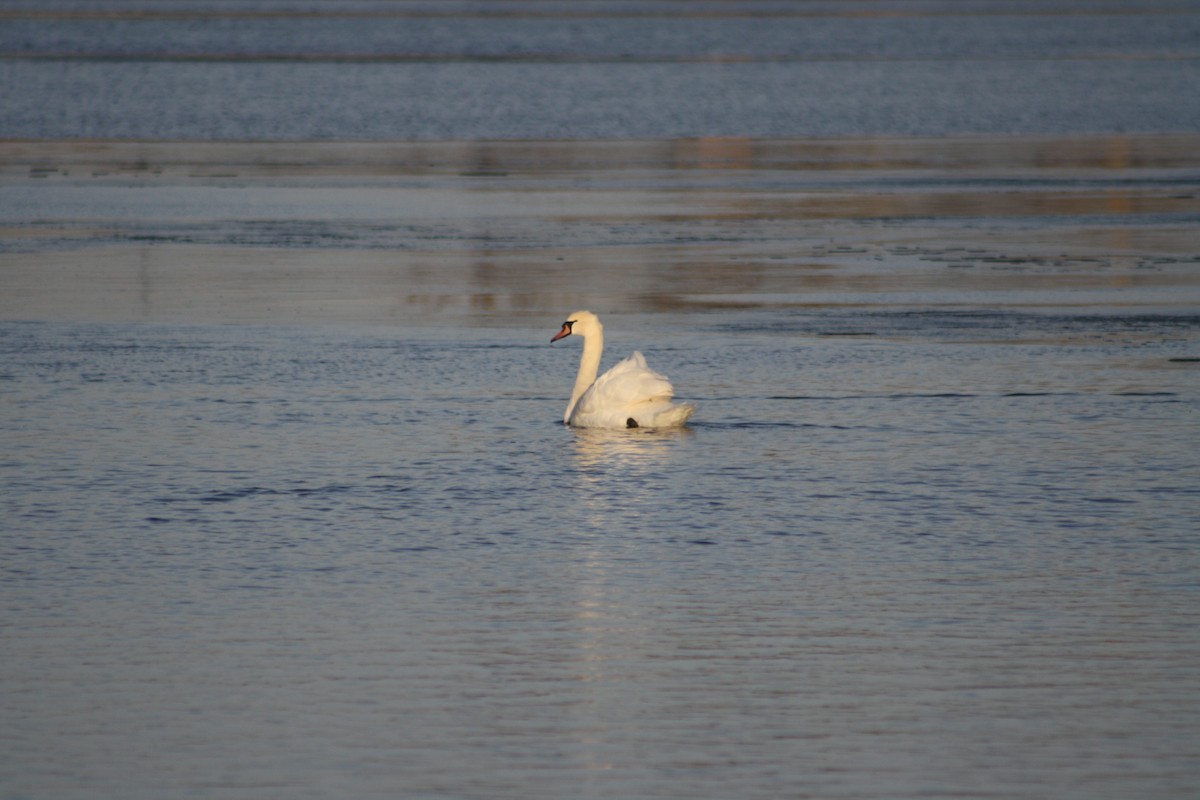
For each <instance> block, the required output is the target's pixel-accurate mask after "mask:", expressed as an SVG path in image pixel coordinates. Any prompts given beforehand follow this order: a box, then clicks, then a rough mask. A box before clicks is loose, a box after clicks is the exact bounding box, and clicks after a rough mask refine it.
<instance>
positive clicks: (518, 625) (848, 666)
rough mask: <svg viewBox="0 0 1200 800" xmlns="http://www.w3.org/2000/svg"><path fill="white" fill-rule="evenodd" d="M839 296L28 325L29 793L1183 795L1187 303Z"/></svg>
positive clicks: (1191, 679) (23, 723) (1188, 547)
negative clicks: (582, 343)
mask: <svg viewBox="0 0 1200 800" xmlns="http://www.w3.org/2000/svg"><path fill="white" fill-rule="evenodd" d="M828 316H829V315H828V314H827V313H826V314H818V315H816V317H815V318H814V317H812V316H809V315H805V314H800V315H794V314H790V313H776V314H766V315H763V314H755V315H753V316H752V320H753V321H752V322H750V321H749V320H747V319H730V318H729V317H728V316H727V315H724V314H717V315H714V316H711V317H706V316H704V315H700V316H699V317H689V318H688V319H689V320H690V321H685V320H684V319H682V318H668V320H667V322H668V323H669V324H662V323H661V322H660V323H659V324H660V325H661V327H662V328H663V330H660V331H655V330H651V326H649V325H646V326H644V327H643V329H642V330H640V331H637V332H639V333H640V334H641V335H640V336H638V337H637V338H639V339H641V340H642V345H644V346H645V348H646V349H647V350H648V352H649V353H650V358H651V362H652V363H653V364H655V365H656V366H658V367H659V368H662V369H664V370H666V371H668V372H669V373H670V374H671V376H672V377H673V378H674V379H675V381H676V383H677V385H678V386H679V387H680V389H681V393H682V394H683V395H684V396H686V397H688V398H689V399H693V400H695V401H696V402H697V403H698V404H699V405H700V409H701V411H700V413H699V415H698V421H697V422H696V423H695V424H694V425H693V426H692V427H691V429H690V430H688V431H686V432H682V433H677V434H669V435H663V434H651V433H646V432H638V431H631V432H617V433H604V432H583V433H575V432H572V431H570V430H566V429H564V428H562V426H561V425H559V424H557V419H558V416H559V414H560V413H561V408H562V406H563V403H564V398H565V394H566V392H567V390H568V389H569V383H570V379H571V373H572V371H573V367H574V360H575V357H576V355H577V353H576V351H575V350H571V349H569V348H559V347H558V346H556V347H553V348H552V347H550V346H549V345H548V344H547V343H546V341H545V340H548V338H549V334H548V333H547V332H546V331H543V330H536V329H533V330H528V331H521V332H519V333H518V332H514V331H513V330H510V329H483V330H479V329H475V330H470V331H467V332H455V331H453V330H440V331H438V332H437V335H431V334H430V332H429V331H424V332H422V331H409V330H386V331H380V330H337V329H335V330H313V329H308V328H300V329H292V328H276V327H272V328H264V329H256V330H251V331H246V330H244V329H243V328H241V327H237V326H235V327H232V328H212V327H201V328H194V327H179V326H163V325H150V326H145V325H134V326H129V325H117V324H105V325H85V326H79V325H63V324H29V323H25V324H7V325H5V326H4V332H3V339H2V340H0V341H2V344H3V363H4V364H5V375H4V383H3V386H4V405H3V408H4V429H5V431H6V434H5V438H6V448H5V457H4V463H3V472H4V482H5V485H6V486H7V487H8V488H7V489H6V491H5V509H4V518H5V520H6V523H5V524H6V528H7V533H6V535H5V546H6V547H5V549H6V550H7V552H6V554H5V558H4V564H5V570H4V572H5V574H4V605H5V618H6V620H7V625H6V634H5V639H4V642H5V644H4V648H5V651H6V654H5V663H6V665H7V666H6V678H5V684H6V691H5V697H6V700H5V706H6V707H5V718H6V720H7V722H6V727H7V729H8V732H7V733H6V734H5V737H4V749H5V751H6V752H7V753H8V759H9V763H10V765H11V764H21V765H22V766H21V767H20V769H19V770H15V771H14V770H12V769H11V767H10V769H9V770H8V778H6V781H5V783H6V789H7V792H8V795H9V796H14V797H17V796H25V795H34V794H44V793H49V794H53V795H55V796H59V797H66V796H83V795H88V796H96V795H97V794H99V795H117V794H120V795H122V796H147V797H148V796H160V795H161V794H162V793H163V791H164V788H163V787H169V792H168V793H172V794H175V793H181V794H183V793H186V794H189V795H195V796H214V795H217V796H222V795H235V796H243V797H244V796H252V797H259V796H261V797H266V796H278V795H279V794H288V795H290V796H314V797H315V796H325V795H327V794H328V793H330V792H335V793H336V792H342V791H345V790H349V791H351V792H352V793H353V794H355V795H356V796H367V797H371V796H394V795H395V794H396V793H400V794H402V795H403V796H433V795H439V796H446V795H449V796H489V797H507V796H512V797H516V796H531V795H532V796H546V797H549V796H563V795H564V794H567V793H572V794H575V795H578V796H593V797H628V796H659V795H665V796H695V797H728V796H732V795H735V794H736V795H739V796H751V797H777V796H780V795H783V794H788V795H792V796H813V797H818V796H820V797H824V796H858V797H876V796H888V797H909V796H911V797H917V796H928V795H930V794H939V793H940V794H951V795H957V796H963V795H971V794H984V795H989V796H1001V797H1027V796H1040V795H1043V794H1045V793H1052V794H1054V795H1056V796H1067V797H1070V796H1078V797H1083V796H1089V797H1127V796H1129V795H1130V794H1138V795H1139V796H1159V797H1170V796H1179V795H1180V794H1185V793H1186V790H1187V787H1189V786H1190V785H1192V780H1193V778H1194V776H1195V760H1194V747H1193V745H1194V743H1195V734H1196V723H1197V720H1196V714H1195V707H1194V705H1193V704H1191V703H1190V702H1188V700H1189V698H1190V697H1191V696H1192V693H1193V692H1194V690H1195V688H1196V678H1197V656H1198V653H1197V649H1198V648H1197V645H1196V639H1195V637H1194V635H1193V634H1194V631H1195V626H1196V623H1197V612H1196V608H1197V604H1196V596H1197V587H1198V584H1197V580H1196V576H1197V567H1198V565H1197V560H1196V548H1195V530H1196V527H1197V522H1200V513H1198V512H1200V504H1198V500H1197V490H1196V477H1197V474H1196V473H1197V470H1196V459H1195V452H1196V449H1195V422H1196V412H1197V403H1198V402H1200V398H1198V394H1197V381H1196V372H1195V369H1194V366H1195V365H1194V364H1192V363H1191V362H1187V361H1173V360H1172V359H1173V358H1180V357H1182V356H1183V354H1185V353H1193V354H1194V352H1195V351H1194V346H1195V341H1196V333H1197V330H1198V329H1200V319H1197V318H1196V317H1189V318H1186V319H1148V320H1143V321H1141V322H1140V323H1137V324H1132V325H1131V323H1130V322H1129V320H1127V319H1122V318H1117V319H1111V318H1106V317H1095V316H1091V315H1077V316H1068V317H1059V316H1044V317H1043V316H1038V317H1034V318H1028V317H1022V318H1019V319H1013V318H1009V317H1007V316H1006V315H999V316H988V315H984V316H978V317H973V318H972V319H971V320H970V326H969V327H970V328H972V329H974V330H976V331H979V332H983V331H988V332H990V331H995V330H997V329H1019V330H1021V331H1023V332H1024V333H1025V334H1031V332H1032V333H1033V334H1036V333H1043V334H1046V335H1047V336H1049V337H1051V338H1055V339H1059V341H1052V342H1043V341H1029V342H1022V341H1012V342H1008V343H996V342H994V341H990V335H989V336H988V337H986V338H987V339H988V340H985V341H972V339H973V338H974V337H971V336H966V337H963V336H960V335H958V334H957V333H956V332H957V331H958V330H959V329H960V328H961V327H962V326H963V320H962V319H961V318H959V317H957V316H954V315H951V316H950V317H949V318H947V317H946V316H945V315H940V314H924V315H916V316H914V315H907V314H884V315H881V316H878V317H872V318H868V319H867V320H863V319H862V318H861V317H860V316H858V315H856V316H855V318H854V324H855V325H859V326H861V325H864V324H866V325H867V326H868V327H872V328H877V329H888V330H889V331H890V332H891V333H893V334H897V333H901V332H902V335H900V336H896V335H889V336H886V337H881V338H876V337H862V336H831V335H821V334H820V333H816V332H814V328H821V329H827V328H830V327H836V325H837V324H838V322H839V320H841V317H840V316H839V315H836V314H834V315H833V316H832V318H828ZM842 321H844V320H842ZM621 322H623V321H622V320H620V319H619V318H618V319H613V320H611V321H610V327H620V325H618V323H621ZM635 330H636V327H635ZM626 333H627V334H628V333H631V331H626ZM1092 337H1099V338H1100V339H1101V340H1102V341H1092V342H1088V341H1086V340H1088V339H1091V338H1092ZM615 338H618V340H620V339H632V338H633V337H632V336H620V337H615ZM1103 340H1106V341H1103ZM1185 343H1186V344H1185ZM1014 765H1020V768H1019V769H1015V768H1014Z"/></svg>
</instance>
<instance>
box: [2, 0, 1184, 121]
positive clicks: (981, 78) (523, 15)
mask: <svg viewBox="0 0 1200 800" xmlns="http://www.w3.org/2000/svg"><path fill="white" fill-rule="evenodd" d="M91 5H92V4H87V3H83V4H81V3H54V4H48V3H28V2H13V1H12V0H10V2H7V3H5V4H3V5H2V6H0V11H7V17H8V18H6V19H5V21H4V25H3V26H0V53H3V54H4V55H5V56H6V57H5V58H4V59H0V108H3V109H4V114H3V115H0V136H4V137H37V138H61V137H88V138H105V137H118V138H135V139H226V140H237V139H268V140H293V141H303V140H311V139H323V140H339V139H340V140H344V139H360V140H362V139H366V140H380V139H408V140H412V139H426V140H441V139H528V138H541V139H545V138H570V139H587V138H670V137H696V136H720V135H723V136H755V137H794V136H861V135H904V136H947V135H961V134H997V133H1004V134H1080V133H1106V134H1115V133H1158V132H1168V131H1169V132H1188V131H1195V130H1196V129H1197V127H1198V126H1200V108H1198V107H1197V104H1196V103H1192V102H1188V98H1190V97H1191V95H1192V94H1193V93H1194V87H1195V86H1196V85H1197V84H1198V83H1200V59H1198V58H1197V56H1198V55H1200V5H1198V4H1197V3H1196V2H1194V1H1191V2H1189V1H1187V0H1158V1H1157V2H1155V3H1154V4H1153V5H1152V6H1149V7H1148V6H1146V4H1144V3H1134V2H1108V3H1095V2H1083V1H1081V0H1065V1H1064V2H1054V3H1011V2H989V1H987V0H985V1H984V2H972V3H949V2H933V3H926V2H899V3H897V2H884V3H880V2H853V3H846V2H842V3H775V2H738V3H728V2H725V3H689V4H684V5H680V4H678V3H669V2H668V3H663V2H633V3H600V4H577V3H566V4H564V3H533V4H530V3H512V2H502V3H494V2H493V3H458V4H455V5H454V6H447V5H446V4H445V3H433V4H430V3H407V2H382V3H379V2H377V3H366V4H348V3H328V2H324V3H321V2H317V3H307V4H287V5H280V4H278V3H271V2H253V3H241V4H238V5H236V6H230V5H229V4H223V3H214V2H200V3H189V4H186V5H181V4H163V3H155V2H150V3H135V2H110V3H106V4H105V7H104V10H103V12H102V13H97V12H96V10H95V9H94V8H92V7H91ZM1034 87H1036V88H1034Z"/></svg>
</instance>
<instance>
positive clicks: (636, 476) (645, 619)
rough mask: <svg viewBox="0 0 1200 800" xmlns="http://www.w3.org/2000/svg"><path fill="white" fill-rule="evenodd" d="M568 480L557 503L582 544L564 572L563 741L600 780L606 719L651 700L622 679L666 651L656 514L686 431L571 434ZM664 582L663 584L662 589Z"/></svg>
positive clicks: (612, 748) (662, 520)
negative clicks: (570, 630)
mask: <svg viewBox="0 0 1200 800" xmlns="http://www.w3.org/2000/svg"><path fill="white" fill-rule="evenodd" d="M568 435H570V436H571V437H572V439H573V441H572V442H571V461H572V462H573V469H572V472H573V475H574V479H573V481H572V482H571V483H570V486H571V491H570V493H569V496H568V497H565V498H564V502H565V503H571V505H572V506H573V508H572V512H573V513H572V516H573V517H574V518H575V519H576V520H578V523H579V533H580V535H582V536H584V537H586V540H585V541H583V542H581V543H580V547H579V549H578V550H577V556H578V557H577V558H575V559H573V560H572V561H571V562H570V563H569V564H565V565H564V566H565V568H567V569H569V570H570V574H571V579H570V584H569V585H570V587H571V591H572V592H573V593H574V596H573V598H572V606H573V607H572V611H571V614H572V620H573V626H574V629H575V634H576V636H575V643H576V645H575V646H576V650H575V653H574V654H573V658H572V669H573V675H572V677H573V678H574V680H575V682H576V683H575V686H576V687H577V691H578V692H579V696H580V698H583V699H582V701H581V702H578V703H575V704H573V705H572V707H571V714H572V716H573V718H574V719H573V726H572V729H571V735H572V738H573V743H574V746H575V752H576V754H577V757H578V759H579V761H580V763H581V765H583V768H584V769H585V770H586V772H587V774H589V775H602V774H605V773H607V772H608V771H609V770H611V769H613V767H614V764H615V763H617V762H618V761H619V759H620V758H621V752H622V747H621V746H619V745H615V744H614V742H613V740H612V734H613V731H612V729H611V727H610V726H611V725H612V721H613V720H614V719H621V718H625V717H626V716H627V715H628V716H630V717H636V716H637V715H638V714H639V713H641V706H642V704H643V703H644V702H646V695H647V693H649V694H650V695H651V696H652V695H653V694H654V691H653V688H652V687H648V686H647V684H646V681H645V676H644V675H642V674H639V673H638V672H636V671H632V670H631V666H630V665H631V664H634V663H637V662H638V660H639V659H640V658H642V657H643V655H644V654H645V653H649V652H661V651H671V650H673V649H674V645H673V644H672V643H671V634H670V631H671V627H670V625H669V624H668V625H667V631H666V632H664V630H663V625H664V620H663V619H662V616H663V615H662V608H663V604H664V601H663V598H662V596H661V595H660V594H659V593H658V591H656V590H655V589H654V588H651V587H662V586H663V583H664V578H665V576H664V575H663V574H662V572H661V569H662V564H661V561H660V560H659V558H658V557H656V556H655V554H656V553H657V554H659V555H660V556H661V553H662V549H661V548H662V547H664V546H668V547H669V545H666V544H665V543H666V542H667V541H668V540H669V539H670V538H671V536H672V535H673V531H672V530H671V528H672V526H673V522H672V521H670V519H669V518H670V517H671V515H663V514H662V513H661V510H662V509H661V506H662V502H663V497H664V496H671V495H670V494H669V492H667V493H664V492H665V490H667V489H668V487H669V486H670V485H671V484H672V482H673V480H674V476H675V475H676V474H677V473H678V472H679V466H680V462H681V461H682V460H683V459H684V458H686V451H687V450H688V449H689V448H688V443H689V441H691V440H692V438H693V433H692V431H690V430H688V429H686V428H681V429H680V428H676V429H671V430H663V431H654V430H645V429H641V430H624V431H622V430H603V429H571V430H570V431H569V432H568ZM667 583H669V581H667Z"/></svg>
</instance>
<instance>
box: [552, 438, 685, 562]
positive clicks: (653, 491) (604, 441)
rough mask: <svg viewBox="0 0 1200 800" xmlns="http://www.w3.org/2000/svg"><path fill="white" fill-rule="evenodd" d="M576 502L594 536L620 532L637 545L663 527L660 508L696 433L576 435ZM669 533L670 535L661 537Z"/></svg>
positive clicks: (574, 454) (588, 530)
mask: <svg viewBox="0 0 1200 800" xmlns="http://www.w3.org/2000/svg"><path fill="white" fill-rule="evenodd" d="M571 435H572V436H573V437H574V442H573V445H574V450H573V453H572V455H573V461H574V464H575V468H574V470H573V472H574V481H573V483H574V485H575V487H576V489H577V492H576V494H575V496H574V498H573V504H574V505H575V507H576V510H577V513H578V515H579V518H580V521H581V522H582V526H581V528H582V530H583V531H585V532H590V533H604V532H611V531H621V532H623V533H625V534H631V535H632V536H633V538H634V539H636V538H638V537H640V536H643V535H650V534H653V533H655V531H654V530H651V529H650V527H648V526H650V525H651V524H652V525H654V526H658V527H659V528H661V527H662V525H663V523H664V517H663V515H662V514H661V513H656V514H653V515H648V516H647V517H645V518H643V513H644V512H648V511H651V510H661V509H659V508H658V506H657V503H659V502H660V500H661V498H662V497H663V496H664V495H663V493H664V492H665V491H667V490H668V489H669V487H670V486H671V483H672V476H673V473H674V469H675V467H676V466H677V464H676V462H677V461H678V460H679V459H681V458H683V457H684V456H683V451H685V450H686V449H687V444H688V442H689V441H690V440H691V438H692V436H693V433H692V431H691V430H690V429H688V428H672V429H669V430H640V429H635V430H603V429H573V430H572V431H571ZM660 532H665V531H660Z"/></svg>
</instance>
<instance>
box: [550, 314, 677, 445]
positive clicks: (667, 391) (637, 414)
mask: <svg viewBox="0 0 1200 800" xmlns="http://www.w3.org/2000/svg"><path fill="white" fill-rule="evenodd" d="M571 334H575V335H576V336H582V337H583V357H582V358H580V359H579V374H578V375H577V376H575V390H574V391H572V392H571V402H569V403H567V413H566V414H564V415H563V422H564V423H566V424H567V425H573V426H575V427H577V428H673V427H678V426H680V425H683V424H684V423H685V422H687V419H688V417H690V416H691V415H692V414H693V413H695V411H696V407H695V406H694V405H691V404H690V403H672V402H671V398H672V397H674V396H675V387H673V386H671V382H670V381H669V380H667V378H666V376H665V375H660V374H658V373H657V372H655V371H654V370H652V369H650V368H649V367H648V366H646V357H645V356H643V355H642V354H641V353H637V352H635V353H634V354H633V355H631V356H630V357H629V358H627V359H625V360H624V361H621V362H619V363H617V365H616V366H614V367H613V368H612V369H610V370H609V371H608V372H606V373H604V374H603V375H601V376H600V377H599V378H597V377H596V373H597V372H599V370H600V354H601V353H602V352H603V351H604V326H603V325H601V324H600V318H599V317H597V316H596V315H595V314H593V313H592V312H590V311H576V312H575V313H574V314H572V315H571V316H569V317H567V321H566V322H564V323H563V326H562V330H561V331H559V332H558V333H557V334H556V335H555V337H554V338H553V339H551V340H550V341H551V343H553V342H557V341H558V340H559V339H562V338H564V337H567V336H570V335H571Z"/></svg>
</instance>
